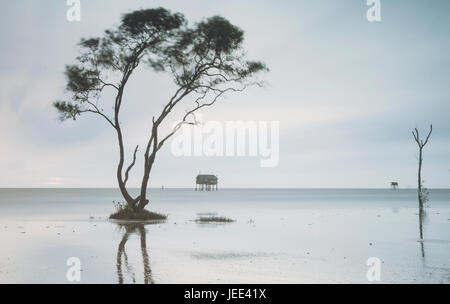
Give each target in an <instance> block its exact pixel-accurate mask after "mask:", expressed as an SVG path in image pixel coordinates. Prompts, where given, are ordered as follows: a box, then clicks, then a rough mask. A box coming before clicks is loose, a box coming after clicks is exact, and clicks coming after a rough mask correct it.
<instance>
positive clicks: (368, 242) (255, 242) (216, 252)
mask: <svg viewBox="0 0 450 304" xmlns="http://www.w3.org/2000/svg"><path fill="white" fill-rule="evenodd" d="M136 191H137V190H136ZM150 195H151V197H150V200H151V203H150V206H149V209H151V210H154V211H158V212H161V213H165V214H168V215H169V218H168V220H167V222H165V223H158V224H149V225H127V226H123V225H118V224H117V223H113V222H109V221H108V220H107V218H108V215H109V214H110V213H111V212H113V211H114V207H113V204H112V201H113V200H115V201H119V200H120V193H119V192H118V191H117V190H114V189H0V248H1V249H0V283H69V282H68V281H67V279H66V272H67V270H68V269H69V267H68V266H67V265H66V262H67V259H68V258H70V257H77V258H79V259H80V261H81V266H82V275H81V283H134V282H135V283H368V281H367V278H366V273H367V270H368V269H369V267H368V266H367V265H366V261H367V259H368V258H370V257H377V258H379V259H380V261H381V282H383V283H416V282H417V283H419V282H425V283H449V282H450V190H431V191H430V202H429V206H428V208H427V209H426V214H425V216H424V218H423V220H422V224H423V235H424V236H423V241H421V239H420V234H419V215H418V208H417V205H418V203H417V197H416V192H415V191H414V190H399V191H392V190H351V189H342V190H333V189H325V190H324V189H320V190H319V189H314V190H313V189H310V190H308V189H222V190H219V191H218V192H195V191H193V190H191V189H166V190H161V189H152V190H151V191H150ZM209 214H214V215H221V216H227V217H230V218H233V219H235V220H236V222H234V223H230V224H220V225H217V224H199V223H196V222H195V219H196V218H198V217H199V216H201V215H209Z"/></svg>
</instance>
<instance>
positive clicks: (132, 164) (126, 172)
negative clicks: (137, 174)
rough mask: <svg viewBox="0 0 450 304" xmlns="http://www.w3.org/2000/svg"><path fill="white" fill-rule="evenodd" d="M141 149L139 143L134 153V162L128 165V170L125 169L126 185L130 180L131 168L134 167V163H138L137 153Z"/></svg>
mask: <svg viewBox="0 0 450 304" xmlns="http://www.w3.org/2000/svg"><path fill="white" fill-rule="evenodd" d="M138 149H139V145H137V146H136V148H135V149H134V153H133V162H132V163H131V164H130V165H129V166H128V168H127V170H126V171H125V180H124V181H123V183H124V185H126V184H127V181H128V173H129V172H130V170H131V168H133V166H134V164H135V163H136V153H137V151H138Z"/></svg>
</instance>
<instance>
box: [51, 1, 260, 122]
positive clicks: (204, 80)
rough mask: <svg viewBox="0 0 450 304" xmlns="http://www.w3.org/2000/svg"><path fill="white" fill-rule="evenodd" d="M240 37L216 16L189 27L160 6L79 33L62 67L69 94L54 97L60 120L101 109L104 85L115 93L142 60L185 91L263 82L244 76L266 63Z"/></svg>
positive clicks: (213, 90) (218, 89)
mask: <svg viewBox="0 0 450 304" xmlns="http://www.w3.org/2000/svg"><path fill="white" fill-rule="evenodd" d="M243 41H244V32H243V31H242V30H241V29H240V28H239V27H237V26H235V25H233V24H231V23H230V22H229V21H228V20H226V19H225V18H223V17H220V16H214V17H211V18H208V19H206V20H203V21H201V22H199V23H197V24H195V25H194V26H192V27H189V26H187V22H186V20H185V18H184V16H183V15H182V14H180V13H171V12H170V11H169V10H166V9H164V8H161V7H160V8H155V9H145V10H137V11H134V12H131V13H127V14H124V15H123V16H122V20H121V24H120V25H119V26H118V27H116V28H113V29H109V30H106V31H105V33H104V35H103V37H93V38H86V39H81V41H80V43H79V47H80V49H81V53H80V55H79V56H78V57H77V61H78V63H77V64H75V65H68V66H66V71H65V76H66V78H67V85H66V89H67V92H68V93H69V94H70V95H71V100H70V101H57V102H55V103H54V106H55V108H56V109H57V110H58V112H59V113H60V118H61V119H62V120H65V119H76V117H77V116H78V115H81V114H82V113H85V112H93V113H97V114H99V112H101V110H100V109H99V108H97V107H96V104H97V103H96V101H97V100H98V99H99V97H100V95H101V93H102V91H103V90H104V89H105V88H106V87H109V88H115V89H116V90H117V91H118V96H119V95H120V94H121V93H120V91H121V90H123V88H124V87H125V84H126V83H127V81H128V79H129V77H130V75H131V74H132V72H133V71H134V69H136V68H137V67H138V65H139V64H140V63H145V64H147V65H148V66H149V67H150V68H152V69H153V70H155V71H168V72H169V73H170V74H171V75H172V76H173V79H174V82H175V83H176V84H177V85H178V86H179V87H181V88H184V89H186V90H187V91H186V95H188V94H191V93H197V94H201V95H204V94H206V93H214V94H215V95H216V96H217V95H218V94H221V93H223V92H222V91H223V90H224V88H222V87H221V85H229V88H228V89H233V90H241V89H242V88H243V87H245V86H247V85H249V84H259V85H261V83H259V82H253V83H251V82H248V80H249V79H250V78H251V77H253V76H254V75H256V74H257V73H258V72H261V71H268V69H267V67H266V66H265V65H264V63H262V62H259V61H247V60H245V53H244V52H243V50H242V43H243ZM111 78H113V79H115V81H111V80H108V79H111ZM236 85H241V87H239V88H237V87H236ZM120 96H121V95H120ZM115 107H120V102H119V104H118V103H117V101H116V104H115Z"/></svg>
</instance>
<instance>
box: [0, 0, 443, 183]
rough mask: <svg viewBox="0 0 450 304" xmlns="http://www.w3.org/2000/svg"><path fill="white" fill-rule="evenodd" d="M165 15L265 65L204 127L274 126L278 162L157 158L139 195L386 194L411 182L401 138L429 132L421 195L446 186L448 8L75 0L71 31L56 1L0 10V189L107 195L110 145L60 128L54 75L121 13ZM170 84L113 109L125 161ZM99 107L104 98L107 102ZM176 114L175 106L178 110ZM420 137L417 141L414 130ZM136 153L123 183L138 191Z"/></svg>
mask: <svg viewBox="0 0 450 304" xmlns="http://www.w3.org/2000/svg"><path fill="white" fill-rule="evenodd" d="M159 6H163V7H165V8H167V9H170V10H171V11H173V12H181V13H183V14H184V15H185V16H186V18H187V19H188V20H189V21H190V22H191V24H192V23H195V22H198V21H200V20H202V19H204V18H207V17H211V16H214V15H221V16H223V17H225V18H227V19H228V20H229V21H230V22H232V23H233V24H235V25H237V26H239V27H240V28H242V29H243V30H244V32H245V42H244V47H245V49H246V51H247V54H248V57H249V58H250V59H254V60H261V61H263V62H265V63H266V64H267V66H268V67H269V68H270V72H269V73H267V74H265V75H263V78H264V80H265V81H266V82H267V83H268V85H267V86H266V87H265V88H250V89H248V90H246V91H245V92H243V93H240V94H232V95H228V96H227V98H225V99H223V100H221V101H220V102H219V103H218V104H217V105H216V106H215V107H212V108H210V109H208V110H205V111H204V112H202V117H203V121H204V122H207V121H215V122H219V123H222V124H225V123H226V122H227V121H253V122H260V121H267V122H271V121H277V122H279V162H278V165H276V166H273V167H267V168H264V167H261V166H260V158H259V157H254V156H245V157H237V156H235V157H230V156H224V157H218V156H213V157H206V156H191V157H185V156H180V157H177V156H175V155H174V153H172V150H171V143H169V144H168V145H166V146H165V148H163V149H162V150H161V152H160V153H159V155H158V159H157V162H156V164H155V167H154V170H153V171H152V175H151V178H150V186H151V187H161V185H164V186H165V187H194V178H195V176H196V175H197V174H198V173H199V172H202V173H214V174H217V175H218V176H219V187H274V188H277V187H299V188H316V187H327V188H330V187H337V188H341V187H342V188H386V187H388V186H389V183H390V182H391V181H398V182H399V184H400V187H404V188H406V187H415V186H416V183H417V162H418V160H417V157H418V149H417V145H416V143H415V142H414V140H413V137H412V134H411V131H412V130H413V129H414V128H415V127H417V128H419V130H420V131H421V133H422V134H423V133H426V132H427V131H428V128H429V124H430V123H432V124H433V127H434V130H433V134H432V136H431V139H430V142H429V144H428V145H427V146H426V147H425V151H424V165H423V166H424V167H423V178H424V180H425V185H426V186H427V187H428V188H449V187H450V120H449V118H448V117H449V114H450V85H449V83H450V69H449V68H450V57H449V56H448V54H449V47H450V35H449V32H448V29H449V28H450V17H449V16H450V2H449V1H447V0H442V1H440V0H433V4H432V5H430V4H429V3H428V2H426V1H420V0H389V1H387V0H381V21H380V22H368V20H367V18H366V13H367V10H368V9H369V7H368V6H367V4H366V1H365V0H340V1H330V0H329V1H324V0H316V1H307V0H303V1H301V0H295V1H287V0H285V1H262V0H258V1H256V0H249V1H242V0H240V1H235V0H230V1H218V0H208V1H206V0H201V1H200V0H195V1H194V0H193V1H172V0H166V1H155V0H147V1H144V0H129V1H113V0H89V1H87V0H81V21H80V22H69V21H67V19H66V13H67V10H68V9H69V6H67V4H66V1H65V0H40V1H34V0H18V1H4V2H3V3H2V10H1V11H0V15H1V16H0V17H1V18H0V41H1V44H0V51H1V56H0V85H1V90H0V130H1V132H0V170H1V174H0V187H6V188H8V187H116V185H117V182H116V179H115V170H116V165H117V162H118V146H117V140H116V137H115V133H114V130H113V129H112V128H111V126H108V125H107V124H106V123H105V121H103V120H101V119H98V117H95V116H89V115H86V116H84V117H82V118H80V119H79V120H77V121H66V122H63V123H61V122H60V121H59V120H58V115H57V113H56V111H55V110H54V109H53V108H52V102H53V101H54V100H57V99H60V98H62V97H63V96H65V95H64V94H65V78H64V75H63V72H64V67H65V65H67V64H73V63H75V57H76V56H77V54H78V48H77V46H76V45H77V43H78V42H79V40H80V39H81V38H83V37H96V36H99V35H101V34H102V33H103V31H104V30H106V29H108V28H111V27H113V26H114V25H118V24H119V22H120V17H121V15H122V14H124V13H127V12H131V11H133V10H136V9H141V8H154V7H159ZM173 90H174V85H173V84H172V82H171V80H170V78H169V77H168V76H167V75H165V74H161V73H154V72H152V71H150V70H149V69H140V70H138V71H137V73H136V75H134V76H133V78H132V79H131V81H130V84H129V87H128V88H127V91H126V93H125V96H124V100H125V102H126V108H124V110H123V113H122V124H123V128H124V134H125V144H126V153H127V154H126V155H127V162H129V161H130V158H131V155H132V151H133V150H134V147H135V146H136V145H137V144H139V143H140V144H141V145H142V144H143V143H144V142H145V138H146V136H147V135H148V133H149V129H150V126H151V117H152V116H153V115H155V113H157V112H159V111H160V110H161V109H162V106H163V105H164V103H165V101H167V99H168V98H169V96H171V94H173ZM102 102H105V104H108V102H111V96H108V95H106V96H105V97H104V98H103V99H102ZM185 109H186V108H180V109H179V111H180V112H176V113H174V118H173V119H174V121H175V119H176V114H177V113H178V114H181V113H182V112H183V111H184V110H185ZM423 135H424V134H423ZM141 174H142V153H141V154H138V162H137V164H136V167H135V170H134V171H132V174H131V175H132V176H131V177H130V182H129V186H130V187H138V186H139V185H140V175H141Z"/></svg>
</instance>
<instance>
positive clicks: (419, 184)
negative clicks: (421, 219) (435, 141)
mask: <svg viewBox="0 0 450 304" xmlns="http://www.w3.org/2000/svg"><path fill="white" fill-rule="evenodd" d="M417 196H418V198H419V209H420V210H423V198H422V148H420V149H419V171H418V174H417Z"/></svg>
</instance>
